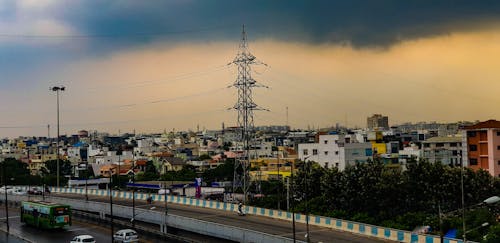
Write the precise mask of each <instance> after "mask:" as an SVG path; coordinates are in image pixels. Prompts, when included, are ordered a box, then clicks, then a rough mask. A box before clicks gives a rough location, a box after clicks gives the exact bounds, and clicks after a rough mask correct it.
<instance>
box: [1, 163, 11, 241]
mask: <svg viewBox="0 0 500 243" xmlns="http://www.w3.org/2000/svg"><path fill="white" fill-rule="evenodd" d="M5 164H6V162H5V158H4V159H3V169H2V170H3V173H2V174H3V186H4V192H5V223H6V224H7V232H9V230H10V229H9V205H8V203H7V175H6V173H5V171H6V169H7V168H6V166H5Z"/></svg>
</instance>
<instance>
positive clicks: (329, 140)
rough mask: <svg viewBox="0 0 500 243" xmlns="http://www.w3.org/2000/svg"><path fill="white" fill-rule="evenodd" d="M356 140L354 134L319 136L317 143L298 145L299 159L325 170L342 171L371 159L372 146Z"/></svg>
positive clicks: (356, 137)
mask: <svg viewBox="0 0 500 243" xmlns="http://www.w3.org/2000/svg"><path fill="white" fill-rule="evenodd" d="M358 138H359V136H356V135H354V134H346V135H343V134H327V135H319V139H318V142H317V143H303V144H299V145H298V153H299V159H300V160H302V161H314V162H317V163H319V164H320V165H321V166H323V167H326V168H329V167H337V168H339V169H340V170H344V169H345V167H346V166H349V165H354V164H355V163H356V162H365V161H367V160H368V159H371V158H372V155H373V152H372V144H371V143H369V142H364V141H361V142H360V141H359V140H358Z"/></svg>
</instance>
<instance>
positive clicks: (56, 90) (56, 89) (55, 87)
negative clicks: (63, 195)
mask: <svg viewBox="0 0 500 243" xmlns="http://www.w3.org/2000/svg"><path fill="white" fill-rule="evenodd" d="M65 89H66V88H65V87H64V86H54V87H52V88H51V90H52V91H54V92H56V94H57V146H56V147H57V151H56V155H57V187H59V174H60V172H59V92H60V91H64V90H65Z"/></svg>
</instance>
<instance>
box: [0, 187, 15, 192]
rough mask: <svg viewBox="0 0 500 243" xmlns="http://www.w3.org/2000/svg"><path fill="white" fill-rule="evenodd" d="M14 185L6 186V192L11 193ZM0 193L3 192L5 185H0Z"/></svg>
mask: <svg viewBox="0 0 500 243" xmlns="http://www.w3.org/2000/svg"><path fill="white" fill-rule="evenodd" d="M13 191H14V187H11V186H7V193H8V194H12V192H13ZM0 193H5V186H2V187H0Z"/></svg>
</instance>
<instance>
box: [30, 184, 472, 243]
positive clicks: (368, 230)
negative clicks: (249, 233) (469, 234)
mask: <svg viewBox="0 0 500 243" xmlns="http://www.w3.org/2000/svg"><path fill="white" fill-rule="evenodd" d="M26 188H27V187H26ZM50 189H51V191H52V192H61V193H75V194H85V189H82V188H57V187H51V188H50ZM87 193H88V195H96V196H109V190H99V189H89V190H88V191H87ZM149 196H152V197H153V200H154V201H162V202H163V201H164V200H165V199H166V200H167V203H177V204H181V205H187V206H195V207H204V208H211V209H217V210H224V211H236V210H237V208H238V205H237V204H234V203H225V202H218V201H210V200H203V199H196V198H187V197H182V196H174V195H158V194H154V193H135V199H136V200H146V199H147V197H149ZM113 197H118V198H123V199H132V193H131V192H123V191H113ZM245 212H246V213H247V214H250V215H259V216H264V217H269V218H274V219H281V220H287V221H292V213H291V212H287V211H282V210H274V209H267V208H259V207H253V206H246V207H245ZM308 219H309V224H310V225H316V226H321V227H326V228H331V229H335V230H340V231H347V232H351V233H354V234H360V235H366V236H371V237H376V238H380V239H386V240H393V241H398V242H408V243H439V242H440V238H439V236H436V235H424V234H415V233H412V232H410V231H404V230H397V229H391V228H384V227H380V226H375V225H369V224H363V223H358V222H352V221H347V220H342V219H336V218H329V217H323V216H315V215H309V218H308ZM295 220H296V222H299V223H306V215H303V214H298V213H296V214H295ZM444 243H463V240H459V239H448V238H445V239H444Z"/></svg>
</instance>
